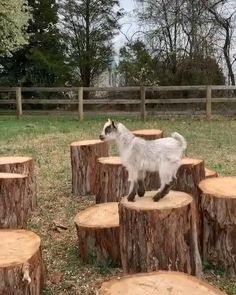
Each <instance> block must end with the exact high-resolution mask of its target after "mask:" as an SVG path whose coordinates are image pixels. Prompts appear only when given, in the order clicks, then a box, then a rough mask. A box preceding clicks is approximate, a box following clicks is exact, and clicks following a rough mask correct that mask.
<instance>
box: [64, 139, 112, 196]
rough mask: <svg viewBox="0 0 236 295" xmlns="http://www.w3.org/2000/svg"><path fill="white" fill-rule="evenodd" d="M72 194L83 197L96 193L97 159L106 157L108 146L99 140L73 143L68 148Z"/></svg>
mask: <svg viewBox="0 0 236 295" xmlns="http://www.w3.org/2000/svg"><path fill="white" fill-rule="evenodd" d="M70 152H71V167H72V193H73V194H75V195H82V196H85V195H87V194H90V193H92V194H95V193H96V177H97V170H98V168H97V159H98V158H100V157H106V156H108V145H107V143H106V142H103V141H100V140H84V141H77V142H73V143H72V144H71V146H70Z"/></svg>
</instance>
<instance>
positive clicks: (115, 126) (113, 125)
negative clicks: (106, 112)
mask: <svg viewBox="0 0 236 295" xmlns="http://www.w3.org/2000/svg"><path fill="white" fill-rule="evenodd" d="M111 124H112V127H114V128H115V129H116V128H117V125H116V123H115V121H113V120H112V121H111Z"/></svg>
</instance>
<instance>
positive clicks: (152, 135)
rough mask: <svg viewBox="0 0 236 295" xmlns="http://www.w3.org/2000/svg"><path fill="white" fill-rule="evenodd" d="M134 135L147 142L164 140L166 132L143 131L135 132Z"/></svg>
mask: <svg viewBox="0 0 236 295" xmlns="http://www.w3.org/2000/svg"><path fill="white" fill-rule="evenodd" d="M133 134H134V135H135V136H138V137H141V138H143V139H146V140H154V139H159V138H162V137H163V134H164V132H163V131H162V130H159V129H141V130H135V131H133Z"/></svg>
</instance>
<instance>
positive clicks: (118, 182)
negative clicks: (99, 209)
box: [96, 157, 160, 203]
mask: <svg viewBox="0 0 236 295" xmlns="http://www.w3.org/2000/svg"><path fill="white" fill-rule="evenodd" d="M97 175H98V177H97V181H96V182H97V184H96V188H97V193H96V203H106V202H119V201H120V200H121V199H122V198H123V197H125V196H126V195H127V194H128V192H129V182H128V172H127V170H126V168H125V167H124V166H122V162H121V158H120V157H102V158H99V159H98V173H97ZM144 184H145V187H146V190H157V189H158V188H159V186H160V180H159V175H158V173H147V175H146V178H145V181H144Z"/></svg>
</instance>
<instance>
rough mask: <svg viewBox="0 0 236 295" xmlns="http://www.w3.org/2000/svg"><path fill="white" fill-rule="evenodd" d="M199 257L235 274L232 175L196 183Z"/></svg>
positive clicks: (235, 221)
mask: <svg viewBox="0 0 236 295" xmlns="http://www.w3.org/2000/svg"><path fill="white" fill-rule="evenodd" d="M199 188H200V190H201V192H202V194H201V208H202V212H203V259H204V260H205V261H211V262H212V263H213V264H215V265H217V266H219V267H224V268H225V270H226V271H227V272H228V273H229V274H230V275H232V276H235V275H236V236H235V233H236V177H216V178H208V179H205V180H203V181H201V182H200V184H199Z"/></svg>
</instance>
